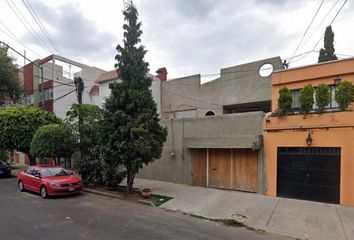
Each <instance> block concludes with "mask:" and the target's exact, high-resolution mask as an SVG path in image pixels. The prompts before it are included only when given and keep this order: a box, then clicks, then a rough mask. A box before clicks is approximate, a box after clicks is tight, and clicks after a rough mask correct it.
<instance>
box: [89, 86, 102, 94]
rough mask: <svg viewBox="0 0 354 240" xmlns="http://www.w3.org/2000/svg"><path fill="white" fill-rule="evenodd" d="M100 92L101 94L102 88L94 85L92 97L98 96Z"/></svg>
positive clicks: (91, 91) (91, 92)
mask: <svg viewBox="0 0 354 240" xmlns="http://www.w3.org/2000/svg"><path fill="white" fill-rule="evenodd" d="M99 92H100V86H98V85H94V86H93V87H92V88H91V90H90V94H91V95H97V94H98V93H99Z"/></svg>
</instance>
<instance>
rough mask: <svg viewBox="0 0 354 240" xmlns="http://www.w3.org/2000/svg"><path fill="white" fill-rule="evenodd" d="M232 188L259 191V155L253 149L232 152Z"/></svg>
mask: <svg viewBox="0 0 354 240" xmlns="http://www.w3.org/2000/svg"><path fill="white" fill-rule="evenodd" d="M232 160H233V161H232V163H233V171H234V174H233V175H232V176H233V178H232V188H233V189H238V190H244V191H251V192H257V190H258V153H257V152H256V151H252V150H251V149H233V150H232Z"/></svg>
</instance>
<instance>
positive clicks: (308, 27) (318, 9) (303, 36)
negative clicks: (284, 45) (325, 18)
mask: <svg viewBox="0 0 354 240" xmlns="http://www.w3.org/2000/svg"><path fill="white" fill-rule="evenodd" d="M323 2H324V0H322V1H321V4H320V5H319V7H318V8H317V11H316V13H315V15H314V16H313V18H312V20H311V22H310V24H309V25H308V26H307V28H306V30H305V32H304V34H303V35H302V37H301V40H300V42H299V44H298V45H297V47H296V49H295V51H294V53H293V55H295V53H296V52H297V50H298V49H299V47H300V45H301V43H302V41H303V40H304V38H305V35H306V33H307V32H308V30H309V29H310V27H311V25H312V23H313V21H314V20H315V18H316V16H317V14H318V12H319V11H320V9H321V7H322V5H323Z"/></svg>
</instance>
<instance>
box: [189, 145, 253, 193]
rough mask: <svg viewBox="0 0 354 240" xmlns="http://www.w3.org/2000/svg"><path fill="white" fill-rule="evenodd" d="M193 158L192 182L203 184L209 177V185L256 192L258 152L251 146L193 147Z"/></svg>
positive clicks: (204, 184)
mask: <svg viewBox="0 0 354 240" xmlns="http://www.w3.org/2000/svg"><path fill="white" fill-rule="evenodd" d="M207 151H208V154H207ZM207 155H208V164H207ZM193 158H194V159H193V166H194V169H193V184H194V185H197V186H206V185H207V184H206V183H207V181H208V186H209V187H215V188H226V189H236V190H243V191H251V192H257V187H258V184H257V183H258V154H257V152H255V151H252V150H250V149H208V150H207V149H194V150H193ZM207 165H208V170H207ZM206 171H208V176H206Z"/></svg>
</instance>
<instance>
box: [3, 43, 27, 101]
mask: <svg viewBox="0 0 354 240" xmlns="http://www.w3.org/2000/svg"><path fill="white" fill-rule="evenodd" d="M17 71H18V70H17V66H16V65H15V64H14V59H13V58H11V57H10V56H8V47H6V46H0V106H1V105H3V104H5V103H16V102H18V100H19V99H20V97H21V96H22V92H23V90H22V87H21V84H20V80H19V77H18V74H17Z"/></svg>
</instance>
